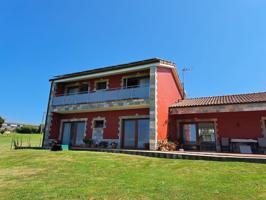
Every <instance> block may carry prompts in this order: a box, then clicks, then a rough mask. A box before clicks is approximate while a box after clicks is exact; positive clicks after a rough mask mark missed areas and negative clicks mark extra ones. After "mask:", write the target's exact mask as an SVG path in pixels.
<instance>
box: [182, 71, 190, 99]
mask: <svg viewBox="0 0 266 200" xmlns="http://www.w3.org/2000/svg"><path fill="white" fill-rule="evenodd" d="M190 71H192V68H191V67H183V68H182V79H183V80H182V82H183V94H184V95H185V74H186V73H187V72H190Z"/></svg>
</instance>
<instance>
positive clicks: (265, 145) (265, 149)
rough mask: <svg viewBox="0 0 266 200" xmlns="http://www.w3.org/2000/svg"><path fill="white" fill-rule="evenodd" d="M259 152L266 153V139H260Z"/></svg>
mask: <svg viewBox="0 0 266 200" xmlns="http://www.w3.org/2000/svg"><path fill="white" fill-rule="evenodd" d="M258 152H259V153H263V154H265V153H266V138H258Z"/></svg>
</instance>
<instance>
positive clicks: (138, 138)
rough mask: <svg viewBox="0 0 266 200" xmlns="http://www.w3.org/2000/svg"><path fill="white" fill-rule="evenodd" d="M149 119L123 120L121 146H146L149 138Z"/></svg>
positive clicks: (140, 147) (130, 147)
mask: <svg viewBox="0 0 266 200" xmlns="http://www.w3.org/2000/svg"><path fill="white" fill-rule="evenodd" d="M149 124H150V123H149V119H128V120H124V121H123V126H124V129H123V135H122V147H124V148H129V149H132V148H139V149H144V148H146V147H147V146H146V144H148V143H149V139H150V133H149V132H150V127H149Z"/></svg>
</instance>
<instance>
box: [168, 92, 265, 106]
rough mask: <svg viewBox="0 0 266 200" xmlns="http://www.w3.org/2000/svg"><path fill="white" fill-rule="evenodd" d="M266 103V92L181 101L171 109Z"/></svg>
mask: <svg viewBox="0 0 266 200" xmlns="http://www.w3.org/2000/svg"><path fill="white" fill-rule="evenodd" d="M260 102H266V92H258V93H250V94H235V95H225V96H213V97H200V98H191V99H184V100H179V101H178V102H176V103H175V104H173V105H171V106H170V107H171V108H181V107H197V106H213V105H227V104H243V103H260Z"/></svg>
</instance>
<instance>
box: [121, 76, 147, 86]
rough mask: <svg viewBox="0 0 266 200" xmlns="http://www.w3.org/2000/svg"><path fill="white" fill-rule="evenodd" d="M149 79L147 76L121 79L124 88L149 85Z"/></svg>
mask: <svg viewBox="0 0 266 200" xmlns="http://www.w3.org/2000/svg"><path fill="white" fill-rule="evenodd" d="M149 82H150V79H149V77H132V78H125V79H124V80H123V86H124V88H134V87H140V86H147V85H149Z"/></svg>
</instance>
